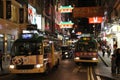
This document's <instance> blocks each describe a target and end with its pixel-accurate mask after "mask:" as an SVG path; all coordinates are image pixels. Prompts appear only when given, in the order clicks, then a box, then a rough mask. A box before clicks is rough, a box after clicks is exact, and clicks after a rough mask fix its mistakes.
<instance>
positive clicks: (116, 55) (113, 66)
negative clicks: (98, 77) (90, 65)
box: [101, 44, 120, 74]
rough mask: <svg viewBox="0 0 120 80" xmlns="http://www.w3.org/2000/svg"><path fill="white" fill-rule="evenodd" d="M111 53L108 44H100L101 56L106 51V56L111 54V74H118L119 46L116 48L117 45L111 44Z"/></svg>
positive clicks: (119, 66) (119, 62)
mask: <svg viewBox="0 0 120 80" xmlns="http://www.w3.org/2000/svg"><path fill="white" fill-rule="evenodd" d="M113 48H114V49H113V54H111V53H112V50H111V48H110V46H108V45H102V46H101V50H102V56H103V57H104V56H105V54H106V53H107V56H108V58H109V57H110V56H111V72H112V73H113V74H120V48H117V45H116V44H115V45H113Z"/></svg>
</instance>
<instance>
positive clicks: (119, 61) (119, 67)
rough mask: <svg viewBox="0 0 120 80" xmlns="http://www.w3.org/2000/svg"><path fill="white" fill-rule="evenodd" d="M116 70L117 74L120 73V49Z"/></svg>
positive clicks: (117, 55) (117, 53) (117, 52)
mask: <svg viewBox="0 0 120 80" xmlns="http://www.w3.org/2000/svg"><path fill="white" fill-rule="evenodd" d="M116 68H117V74H119V73H120V48H118V49H117V51H116Z"/></svg>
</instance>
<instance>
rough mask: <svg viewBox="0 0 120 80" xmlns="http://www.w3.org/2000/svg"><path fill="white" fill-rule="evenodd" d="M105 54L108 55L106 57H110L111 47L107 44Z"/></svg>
mask: <svg viewBox="0 0 120 80" xmlns="http://www.w3.org/2000/svg"><path fill="white" fill-rule="evenodd" d="M107 55H108V57H110V55H111V49H110V47H109V46H107Z"/></svg>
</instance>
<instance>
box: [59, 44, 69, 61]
mask: <svg viewBox="0 0 120 80" xmlns="http://www.w3.org/2000/svg"><path fill="white" fill-rule="evenodd" d="M61 49H62V59H70V58H71V52H70V47H69V46H67V45H63V46H62V47H61Z"/></svg>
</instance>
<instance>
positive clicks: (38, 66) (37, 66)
mask: <svg viewBox="0 0 120 80" xmlns="http://www.w3.org/2000/svg"><path fill="white" fill-rule="evenodd" d="M42 66H43V64H37V65H36V66H35V67H36V68H40V67H42Z"/></svg>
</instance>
